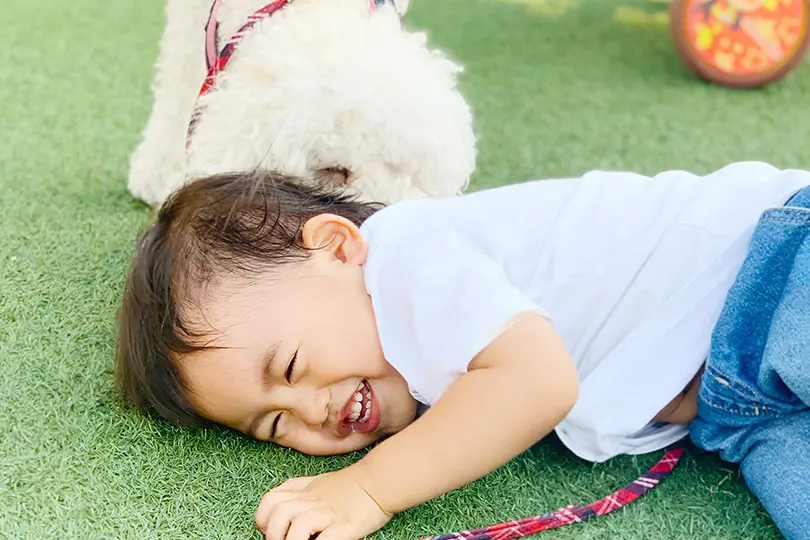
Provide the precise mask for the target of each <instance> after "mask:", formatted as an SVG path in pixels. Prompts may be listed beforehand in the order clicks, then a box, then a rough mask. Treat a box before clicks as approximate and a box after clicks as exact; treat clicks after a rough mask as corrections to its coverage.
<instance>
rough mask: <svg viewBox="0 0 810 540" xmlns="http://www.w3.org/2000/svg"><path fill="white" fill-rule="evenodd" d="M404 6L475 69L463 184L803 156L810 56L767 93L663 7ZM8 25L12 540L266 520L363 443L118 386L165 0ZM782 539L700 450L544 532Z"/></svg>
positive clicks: (4, 472)
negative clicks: (120, 313) (328, 452)
mask: <svg viewBox="0 0 810 540" xmlns="http://www.w3.org/2000/svg"><path fill="white" fill-rule="evenodd" d="M412 4H413V7H412V12H411V14H410V15H409V16H408V19H407V22H408V24H409V25H410V26H412V27H418V28H424V29H426V30H427V31H428V32H429V34H430V38H431V40H432V42H433V43H435V44H437V45H439V46H441V47H443V48H444V49H445V50H447V51H448V52H449V53H450V54H451V55H452V56H453V57H455V58H457V59H458V60H460V61H462V62H463V63H465V64H466V66H467V71H466V73H465V74H464V76H463V80H462V86H463V90H464V92H465V94H466V95H467V96H468V98H469V100H470V101H471V103H472V104H473V106H474V108H475V114H476V129H477V131H478V133H479V134H480V154H479V170H478V172H477V173H476V176H475V179H474V183H473V189H478V188H481V187H484V186H492V185H497V184H503V183H506V182H513V181H517V180H521V179H525V178H537V177H549V176H563V175H565V176H567V175H573V174H580V173H582V172H584V171H586V170H589V169H593V168H627V169H633V170H636V171H639V172H643V173H653V172H655V171H658V170H661V169H668V168H686V169H691V170H694V171H696V172H706V171H709V170H710V169H712V168H714V167H719V166H721V165H723V164H725V163H727V162H729V161H734V160H745V159H763V160H769V161H771V162H773V163H775V164H777V165H780V166H804V167H808V166H810V163H808V157H810V151H808V141H810V105H808V103H809V102H808V99H807V98H808V96H810V67H808V66H806V65H805V66H803V67H802V68H800V69H799V70H797V71H796V72H794V74H792V76H790V77H789V78H788V79H787V80H785V81H783V82H781V83H779V84H777V85H775V86H772V87H769V88H767V89H765V90H762V91H755V92H743V91H731V90H727V89H723V88H718V87H713V86H710V85H707V84H704V83H702V82H700V81H698V80H696V79H695V78H693V77H692V75H691V74H690V73H689V72H688V71H687V69H686V68H685V67H684V66H683V64H682V63H681V62H680V60H679V59H678V57H677V56H676V54H675V52H674V49H673V46H672V44H671V42H670V39H669V35H668V33H667V29H666V27H665V26H663V25H662V24H660V23H656V22H655V20H656V19H655V17H650V18H649V21H651V22H649V23H646V24H642V23H639V22H638V20H639V19H641V18H640V17H638V16H636V17H630V16H627V14H628V13H631V14H632V13H635V14H636V15H637V14H638V13H644V12H647V13H655V12H660V11H661V10H662V9H664V8H665V6H664V5H663V4H647V3H638V4H628V3H624V4H622V3H621V2H617V1H615V0H603V1H600V2H596V1H592V2H582V3H580V2H578V1H576V0H508V1H507V0H504V1H502V2H499V1H496V0H414V1H413V2H412ZM631 20H635V21H636V22H634V23H632V22H627V21H631ZM0 22H1V23H2V25H1V26H0V28H2V33H3V36H2V37H3V45H4V46H3V54H2V57H0V537H2V538H46V537H53V538H57V537H58V538H83V539H84V538H194V537H196V538H258V536H259V535H258V534H257V533H256V532H255V530H254V527H253V512H254V509H255V506H256V503H257V502H258V500H259V497H260V496H261V494H262V493H263V492H264V491H265V490H267V489H269V488H270V487H272V486H274V485H275V484H277V483H278V482H280V481H281V480H283V479H285V478H287V477H289V476H291V475H301V474H313V473H318V472H323V471H326V470H329V469H332V468H337V467H340V466H341V465H344V464H346V463H348V462H350V461H351V460H353V459H356V458H357V456H344V457H340V458H333V459H317V458H307V457H304V456H300V455H298V454H296V453H294V452H290V451H286V450H282V449H278V448H273V447H271V446H269V445H265V444H260V443H256V442H252V441H250V440H247V439H244V438H242V437H240V436H237V435H235V434H233V433H231V432H226V431H179V430H176V429H174V428H171V427H169V426H167V425H165V424H162V423H156V422H153V421H151V420H149V419H146V418H144V417H142V416H140V415H138V414H135V413H133V412H131V411H128V410H126V409H124V408H123V407H122V406H121V405H120V404H119V403H118V401H117V400H116V398H115V396H114V395H113V393H112V392H111V376H110V374H109V373H108V370H109V369H110V368H111V366H112V353H113V343H114V322H113V321H114V314H115V310H116V305H117V301H118V295H119V292H120V289H121V284H122V280H123V276H124V271H125V268H126V266H127V263H128V257H129V254H130V252H131V249H132V245H133V239H134V237H135V235H136V233H137V231H138V230H139V229H140V227H142V225H143V224H144V223H145V222H146V220H147V218H148V213H149V212H148V209H147V208H145V207H144V206H143V205H142V204H140V203H138V202H136V201H134V200H133V199H132V198H131V197H130V196H129V195H128V194H127V192H126V189H125V183H126V173H127V163H128V157H129V154H130V152H131V151H132V149H133V148H134V146H135V144H136V143H137V141H138V137H139V133H140V131H141V129H142V128H143V125H144V123H145V120H146V117H147V115H148V113H149V109H150V106H151V95H150V91H149V86H150V82H151V77H152V64H153V62H154V60H155V57H156V55H157V42H158V38H159V36H160V32H161V25H162V22H163V8H162V2H161V1H160V0H138V1H129V2H127V1H123V0H109V1H105V2H100V1H97V0H71V1H70V2H55V1H53V0H3V1H2V2H0ZM481 436H482V437H485V436H486V430H485V428H484V427H483V426H482V432H481ZM452 443H453V441H434V444H452ZM471 451H474V449H471ZM659 456H660V455H659V454H655V455H650V456H644V457H639V458H634V457H621V458H617V459H614V460H612V461H611V462H609V463H607V464H603V465H597V466H594V465H590V464H587V463H584V462H582V461H580V460H578V459H576V458H574V457H572V456H571V455H570V454H569V453H568V452H567V451H566V450H565V449H564V448H563V447H562V445H561V444H560V443H559V442H556V441H554V440H553V439H552V440H549V441H547V442H543V443H541V444H539V445H537V447H535V448H533V449H532V450H530V451H528V452H527V453H526V454H525V455H523V456H521V457H519V458H518V459H516V460H514V461H513V462H511V463H509V464H508V465H507V466H505V467H503V468H502V469H500V470H499V471H497V472H495V473H493V474H491V475H489V476H487V477H486V478H484V479H482V480H480V481H478V482H476V483H474V484H472V485H470V486H467V487H466V488H464V489H461V490H458V491H456V492H454V493H451V494H449V495H447V496H444V497H441V498H440V499H438V500H435V501H433V502H430V503H428V504H425V505H424V506H422V507H420V508H417V509H414V510H412V511H409V512H406V513H404V514H402V515H400V516H398V517H397V518H396V519H394V520H393V522H392V523H391V524H390V525H389V526H388V527H386V528H385V529H384V530H383V531H382V532H381V533H379V534H378V535H376V536H375V538H385V539H408V538H416V537H419V536H424V535H428V534H434V533H440V532H448V531H452V530H458V529H463V528H468V527H474V526H481V525H485V524H488V523H490V522H493V521H501V520H506V519H511V518H518V517H522V516H526V515H532V514H535V513H540V512H545V511H550V510H553V509H555V508H558V507H560V506H564V505H566V504H568V503H574V502H576V503H584V502H588V501H590V500H592V499H595V498H599V497H601V496H603V495H605V494H607V493H608V492H610V491H612V490H613V489H616V488H618V487H620V486H621V485H623V484H625V483H626V482H628V481H630V480H631V479H633V478H635V477H636V476H637V475H639V474H640V473H642V472H643V471H644V470H646V468H647V467H649V466H650V465H651V464H653V463H654V462H655V461H656V460H657V458H658V457H659ZM776 534H777V533H776V530H775V529H774V527H773V526H772V525H771V523H770V522H769V520H768V518H767V516H766V515H765V514H764V513H763V512H762V510H761V509H760V507H759V505H758V503H757V502H756V501H755V500H754V499H753V498H752V497H751V496H750V495H749V494H748V493H747V491H746V489H745V487H744V485H743V484H742V482H741V480H740V477H739V474H738V472H737V470H736V468H734V467H731V466H727V465H724V464H722V463H721V462H720V461H719V460H717V459H716V458H715V457H713V456H710V455H706V454H704V453H702V452H699V451H697V450H695V449H694V448H690V450H689V452H688V455H687V457H686V459H685V463H684V464H683V466H681V467H680V468H679V469H677V471H676V472H675V474H674V475H673V476H672V477H671V478H670V479H669V480H667V481H666V482H665V483H664V484H662V485H661V486H660V487H659V488H657V489H655V490H654V491H653V492H652V493H650V494H649V495H647V496H645V497H644V498H642V499H641V500H639V501H637V502H635V503H633V504H632V505H630V506H629V507H628V508H626V509H624V510H621V511H618V512H616V513H615V514H614V515H612V516H609V517H605V518H599V519H597V520H595V521H593V522H590V523H588V524H581V525H577V526H572V527H566V528H564V529H561V530H559V531H556V532H549V533H543V535H540V536H539V537H543V536H547V537H549V538H557V539H563V538H565V539H568V538H583V539H593V538H605V539H608V538H610V539H614V538H639V539H676V538H702V539H705V538H729V539H739V538H746V539H753V538H772V537H775V536H776Z"/></svg>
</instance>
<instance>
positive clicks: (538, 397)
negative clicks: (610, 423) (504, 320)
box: [357, 316, 578, 513]
mask: <svg viewBox="0 0 810 540" xmlns="http://www.w3.org/2000/svg"><path fill="white" fill-rule="evenodd" d="M577 388H578V378H577V372H576V369H575V367H574V364H573V362H572V360H571V358H570V356H569V354H568V352H567V351H566V349H565V346H564V345H563V343H562V341H561V340H560V338H559V337H558V336H557V334H556V333H555V332H554V330H553V329H552V327H551V324H550V323H549V322H548V321H547V320H546V319H545V318H544V317H541V316H534V317H530V318H528V319H526V320H524V321H522V322H519V323H517V324H516V325H515V326H513V327H512V328H511V329H509V330H507V331H506V332H504V334H502V335H501V337H499V338H498V339H496V340H495V341H494V342H493V343H492V344H491V345H490V346H489V347H487V348H486V349H484V350H483V351H482V352H481V353H480V354H479V355H478V356H477V357H475V358H474V359H473V360H472V362H470V366H469V372H468V373H467V374H466V375H464V376H462V377H461V378H460V379H459V380H458V381H456V383H454V384H453V385H452V386H451V387H450V388H449V390H448V391H447V392H446V393H445V394H444V395H443V396H442V398H441V399H440V400H439V401H438V402H437V403H436V404H435V405H434V406H433V407H432V408H430V409H429V410H428V411H427V412H426V413H425V414H424V416H423V417H422V418H420V420H419V421H417V422H414V423H413V424H411V425H410V426H408V427H407V428H406V429H405V430H403V431H402V432H401V433H399V434H397V435H396V436H394V437H392V438H390V439H389V440H387V441H385V442H383V443H382V444H380V445H379V446H378V447H377V448H375V449H374V450H372V451H371V452H370V453H369V454H368V455H367V456H366V457H365V458H364V459H363V460H361V461H360V462H359V463H358V464H357V467H358V469H360V470H361V471H362V474H363V476H365V479H364V480H363V481H362V482H363V487H364V488H365V489H366V490H367V491H368V493H369V495H370V496H371V497H373V498H374V500H375V501H376V502H377V504H378V505H379V506H380V507H381V508H382V509H383V510H384V511H386V512H388V513H395V512H399V511H402V510H405V509H407V508H410V507H412V506H416V505H418V504H421V503H423V502H425V501H427V500H430V499H432V498H434V497H437V496H439V495H441V494H443V493H447V492H448V491H451V490H453V489H456V488H458V487H460V486H463V485H465V484H467V483H469V482H472V481H474V480H476V479H477V478H480V477H481V476H483V475H485V474H486V473H488V472H490V471H492V470H494V469H496V468H498V467H500V466H501V465H503V464H504V463H506V462H507V461H509V460H510V459H512V458H513V457H515V456H516V455H518V454H519V453H521V452H523V451H524V450H526V449H527V448H528V447H530V446H531V445H532V444H534V443H536V442H537V441H539V440H540V439H541V438H543V437H544V436H545V435H547V434H548V433H549V432H550V431H551V430H552V429H554V427H555V426H556V425H557V424H558V423H559V422H561V421H562V420H563V418H565V416H566V415H567V414H568V412H569V410H570V409H571V408H572V407H573V406H574V403H575V401H576V399H577Z"/></svg>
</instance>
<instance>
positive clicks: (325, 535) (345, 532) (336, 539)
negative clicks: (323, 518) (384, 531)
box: [318, 524, 365, 540]
mask: <svg viewBox="0 0 810 540" xmlns="http://www.w3.org/2000/svg"><path fill="white" fill-rule="evenodd" d="M364 536H365V534H357V533H356V532H353V531H352V530H351V529H350V528H349V527H347V526H346V525H337V524H333V525H330V526H329V527H327V528H326V529H325V530H324V531H323V532H322V533H321V534H319V535H318V540H359V539H360V538H363V537H364Z"/></svg>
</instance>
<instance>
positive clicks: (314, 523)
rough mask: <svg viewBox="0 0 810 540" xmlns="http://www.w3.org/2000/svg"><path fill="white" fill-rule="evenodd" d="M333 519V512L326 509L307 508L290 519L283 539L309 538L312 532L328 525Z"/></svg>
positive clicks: (302, 539) (298, 539)
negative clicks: (307, 509)
mask: <svg viewBox="0 0 810 540" xmlns="http://www.w3.org/2000/svg"><path fill="white" fill-rule="evenodd" d="M334 520H335V519H334V514H332V513H331V512H328V511H326V510H309V511H306V512H303V513H301V514H298V515H297V516H295V518H294V519H293V520H292V523H291V524H290V528H289V530H288V531H287V537H286V538H285V540H309V539H310V537H311V536H312V535H313V534H316V533H319V532H321V531H323V530H325V529H326V528H327V527H329V526H330V525H331V524H332V523H333V522H334ZM318 538H320V536H319V537H318Z"/></svg>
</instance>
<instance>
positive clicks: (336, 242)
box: [301, 214, 368, 265]
mask: <svg viewBox="0 0 810 540" xmlns="http://www.w3.org/2000/svg"><path fill="white" fill-rule="evenodd" d="M301 241H302V243H303V244H304V247H306V248H307V249H312V250H317V251H320V252H324V253H327V254H330V255H331V256H332V257H334V258H335V259H337V260H339V261H340V262H343V263H351V264H356V265H361V264H363V263H365V262H366V255H367V252H368V245H367V244H366V240H365V238H363V236H362V235H361V234H360V229H359V228H358V227H357V225H355V224H354V223H352V222H351V221H349V220H348V219H346V218H344V217H341V216H338V215H335V214H319V215H317V216H315V217H313V218H310V219H309V220H307V222H306V223H305V224H304V229H303V230H302V231H301Z"/></svg>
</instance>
